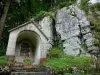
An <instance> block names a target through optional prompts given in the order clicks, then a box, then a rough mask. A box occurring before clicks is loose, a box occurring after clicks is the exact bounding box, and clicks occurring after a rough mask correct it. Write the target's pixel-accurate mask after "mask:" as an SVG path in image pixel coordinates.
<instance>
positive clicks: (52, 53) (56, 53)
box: [48, 48, 63, 58]
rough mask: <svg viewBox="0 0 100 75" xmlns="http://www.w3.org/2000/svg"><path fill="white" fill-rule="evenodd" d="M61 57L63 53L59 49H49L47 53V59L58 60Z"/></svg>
mask: <svg viewBox="0 0 100 75" xmlns="http://www.w3.org/2000/svg"><path fill="white" fill-rule="evenodd" d="M62 56H63V51H62V50H61V49H60V48H51V49H50V50H49V53H48V57H50V58H52V57H54V58H58V57H62Z"/></svg>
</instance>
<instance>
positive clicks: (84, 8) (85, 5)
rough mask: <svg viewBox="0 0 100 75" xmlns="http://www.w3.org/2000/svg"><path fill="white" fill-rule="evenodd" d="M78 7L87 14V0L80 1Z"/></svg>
mask: <svg viewBox="0 0 100 75" xmlns="http://www.w3.org/2000/svg"><path fill="white" fill-rule="evenodd" d="M80 7H81V9H82V10H84V11H85V12H86V14H88V0H81V5H80Z"/></svg>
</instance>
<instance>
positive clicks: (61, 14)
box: [39, 5, 96, 55]
mask: <svg viewBox="0 0 100 75" xmlns="http://www.w3.org/2000/svg"><path fill="white" fill-rule="evenodd" d="M39 24H40V29H41V30H42V32H43V33H44V34H45V35H46V36H47V37H48V39H49V41H50V42H52V41H53V37H54V36H53V35H54V33H53V25H52V24H53V20H52V19H51V18H50V17H49V16H46V17H44V18H43V19H42V20H41V21H39ZM55 29H56V33H57V34H58V35H59V36H60V40H61V41H63V42H62V45H63V48H64V49H63V50H64V52H65V53H67V54H72V55H87V54H88V52H89V51H91V50H93V49H94V50H95V49H96V47H95V46H94V45H93V39H94V38H93V35H92V33H91V29H90V22H89V21H88V20H87V18H86V16H85V14H84V12H83V11H82V10H80V9H79V8H78V7H77V6H75V5H71V6H69V7H64V8H62V9H60V10H58V11H57V14H56V20H55ZM58 40H59V39H58Z"/></svg>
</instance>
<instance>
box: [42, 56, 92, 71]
mask: <svg viewBox="0 0 100 75" xmlns="http://www.w3.org/2000/svg"><path fill="white" fill-rule="evenodd" d="M91 61H92V59H91V58H89V57H87V56H72V55H66V56H64V57H61V58H48V60H47V62H45V63H43V65H45V66H48V67H51V68H52V69H54V70H57V69H67V68H71V67H77V68H79V69H91V68H92V66H91Z"/></svg>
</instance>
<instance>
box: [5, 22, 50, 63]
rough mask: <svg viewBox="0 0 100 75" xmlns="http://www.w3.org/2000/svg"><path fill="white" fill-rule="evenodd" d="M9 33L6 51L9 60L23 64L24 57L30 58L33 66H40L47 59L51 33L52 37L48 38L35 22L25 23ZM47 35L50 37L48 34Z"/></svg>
mask: <svg viewBox="0 0 100 75" xmlns="http://www.w3.org/2000/svg"><path fill="white" fill-rule="evenodd" d="M49 30H50V29H49ZM47 31H48V30H47ZM9 32H10V35H9V41H8V47H7V51H6V56H7V57H8V59H9V60H14V61H15V62H23V60H24V57H26V56H30V57H31V58H32V60H33V64H39V63H40V61H41V60H43V59H45V58H46V56H47V51H48V49H49V48H50V46H51V45H50V41H49V40H50V36H51V33H50V36H46V35H45V34H44V33H43V31H42V30H41V29H40V28H39V25H37V24H36V23H35V22H34V21H29V22H27V23H24V24H22V25H20V26H18V27H15V28H13V29H11V30H9ZM49 32H50V31H49ZM47 34H48V35H49V33H48V32H47Z"/></svg>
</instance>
